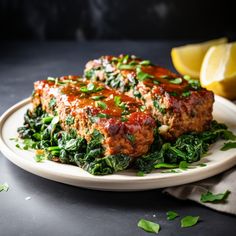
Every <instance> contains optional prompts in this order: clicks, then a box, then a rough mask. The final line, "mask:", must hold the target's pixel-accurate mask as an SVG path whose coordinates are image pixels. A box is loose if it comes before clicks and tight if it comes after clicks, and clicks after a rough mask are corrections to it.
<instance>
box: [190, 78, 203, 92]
mask: <svg viewBox="0 0 236 236" xmlns="http://www.w3.org/2000/svg"><path fill="white" fill-rule="evenodd" d="M188 84H189V86H190V87H191V88H192V89H194V90H198V89H200V88H201V84H200V81H199V80H194V79H189V80H188Z"/></svg>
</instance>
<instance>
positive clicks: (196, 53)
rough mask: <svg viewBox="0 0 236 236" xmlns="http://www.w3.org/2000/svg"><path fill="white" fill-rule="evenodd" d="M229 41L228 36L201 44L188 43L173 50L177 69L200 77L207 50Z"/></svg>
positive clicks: (194, 76)
mask: <svg viewBox="0 0 236 236" xmlns="http://www.w3.org/2000/svg"><path fill="white" fill-rule="evenodd" d="M223 43H227V38H219V39H214V40H210V41H206V42H203V43H199V44H188V45H185V46H182V47H176V48H173V49H172V50H171V58H172V62H173V64H174V66H175V69H176V70H177V71H178V72H179V73H180V74H182V75H189V76H191V77H192V78H195V79H199V77H200V70H201V65H202V61H203V58H204V56H205V54H206V52H207V50H208V49H209V48H210V47H211V46H214V45H219V44H223Z"/></svg>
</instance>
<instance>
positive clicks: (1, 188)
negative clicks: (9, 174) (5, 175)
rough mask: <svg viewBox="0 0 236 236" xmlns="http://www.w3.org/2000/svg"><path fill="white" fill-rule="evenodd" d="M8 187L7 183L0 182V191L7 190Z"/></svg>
mask: <svg viewBox="0 0 236 236" xmlns="http://www.w3.org/2000/svg"><path fill="white" fill-rule="evenodd" d="M8 189H9V185H8V183H4V184H0V192H2V191H3V192H7V191H8Z"/></svg>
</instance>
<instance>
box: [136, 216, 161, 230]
mask: <svg viewBox="0 0 236 236" xmlns="http://www.w3.org/2000/svg"><path fill="white" fill-rule="evenodd" d="M138 227H139V228H141V229H143V230H144V231H146V232H149V233H156V234H157V233H158V232H159V231H160V228H161V227H160V225H159V224H157V223H154V222H152V221H149V220H144V219H141V220H139V222H138Z"/></svg>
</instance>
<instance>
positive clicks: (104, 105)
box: [96, 101, 107, 110]
mask: <svg viewBox="0 0 236 236" xmlns="http://www.w3.org/2000/svg"><path fill="white" fill-rule="evenodd" d="M96 106H98V107H100V108H102V109H103V110H104V109H107V105H106V103H105V102H102V101H96Z"/></svg>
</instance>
